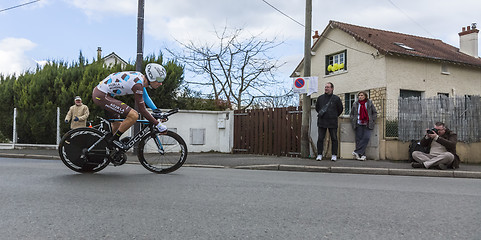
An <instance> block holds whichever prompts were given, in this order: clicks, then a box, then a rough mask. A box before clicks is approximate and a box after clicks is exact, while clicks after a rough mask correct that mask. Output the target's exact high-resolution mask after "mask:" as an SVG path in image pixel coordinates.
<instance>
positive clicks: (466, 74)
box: [386, 57, 481, 99]
mask: <svg viewBox="0 0 481 240" xmlns="http://www.w3.org/2000/svg"><path fill="white" fill-rule="evenodd" d="M386 62H387V71H386V75H387V78H386V79H387V86H388V87H387V93H386V94H387V96H386V97H387V99H397V98H398V97H399V92H400V89H404V90H413V91H421V92H424V94H423V95H422V96H423V97H433V96H436V95H437V94H438V93H448V94H449V96H454V95H479V94H481V69H479V68H467V67H464V66H461V65H455V64H447V66H448V71H449V74H443V73H441V66H442V63H441V62H434V61H427V60H416V59H414V58H407V57H387V58H386Z"/></svg>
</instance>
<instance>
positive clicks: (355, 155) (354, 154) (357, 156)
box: [352, 152, 361, 160]
mask: <svg viewBox="0 0 481 240" xmlns="http://www.w3.org/2000/svg"><path fill="white" fill-rule="evenodd" d="M352 155H353V156H354V157H355V158H356V159H357V160H359V159H361V157H359V154H357V152H352Z"/></svg>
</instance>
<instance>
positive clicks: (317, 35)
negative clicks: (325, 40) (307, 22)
mask: <svg viewBox="0 0 481 240" xmlns="http://www.w3.org/2000/svg"><path fill="white" fill-rule="evenodd" d="M320 37H321V36H319V31H314V36H312V39H314V41H315V40H316V39H318V38H320Z"/></svg>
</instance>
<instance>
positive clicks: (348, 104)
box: [344, 93, 357, 115]
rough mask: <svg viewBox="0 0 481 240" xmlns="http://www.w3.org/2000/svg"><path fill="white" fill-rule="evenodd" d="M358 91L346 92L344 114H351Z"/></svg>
mask: <svg viewBox="0 0 481 240" xmlns="http://www.w3.org/2000/svg"><path fill="white" fill-rule="evenodd" d="M356 96H357V93H346V94H344V106H345V107H344V114H345V115H349V114H351V108H352V105H354V102H355V101H356Z"/></svg>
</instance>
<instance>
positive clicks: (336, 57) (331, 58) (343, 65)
mask: <svg viewBox="0 0 481 240" xmlns="http://www.w3.org/2000/svg"><path fill="white" fill-rule="evenodd" d="M325 70H326V75H329V74H333V73H334V72H337V71H340V70H344V71H345V70H347V50H344V51H342V52H339V53H335V54H332V55H326V66H325Z"/></svg>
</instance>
